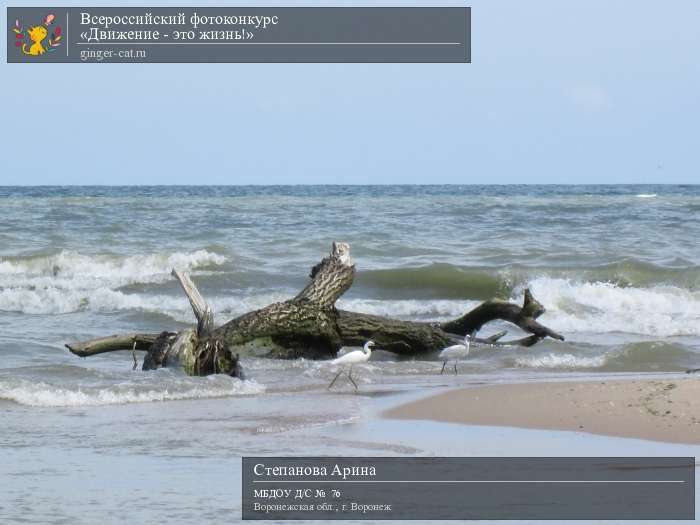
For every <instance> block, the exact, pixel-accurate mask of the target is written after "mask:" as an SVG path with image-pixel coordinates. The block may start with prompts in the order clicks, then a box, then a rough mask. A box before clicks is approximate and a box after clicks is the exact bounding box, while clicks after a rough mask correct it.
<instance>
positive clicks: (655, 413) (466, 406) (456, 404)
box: [384, 376, 700, 444]
mask: <svg viewBox="0 0 700 525" xmlns="http://www.w3.org/2000/svg"><path fill="white" fill-rule="evenodd" d="M698 399H700V380H699V379H698V378H696V377H692V376H691V377H680V376H679V377H677V378H673V379H668V380H660V379H631V380H613V381H579V382H562V383H559V382H557V383H523V384H502V385H489V386H477V387H469V388H462V389H459V390H454V391H450V392H446V393H443V394H439V395H436V396H432V397H428V398H426V399H422V400H418V401H415V402H411V403H408V404H405V405H402V406H399V407H396V408H392V409H390V410H388V411H386V412H385V413H384V415H385V416H387V417H389V418H393V419H417V420H431V421H440V422H449V423H463V424H466V425H489V426H507V427H519V428H533V429H551V430H569V431H576V432H588V433H592V434H601V435H607V436H616V437H628V438H638V439H647V440H653V441H664V442H669V443H689V444H700V403H699V402H698Z"/></svg>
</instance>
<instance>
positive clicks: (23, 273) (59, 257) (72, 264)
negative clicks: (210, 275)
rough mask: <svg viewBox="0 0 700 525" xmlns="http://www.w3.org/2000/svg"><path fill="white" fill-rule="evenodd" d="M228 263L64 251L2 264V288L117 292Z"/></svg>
mask: <svg viewBox="0 0 700 525" xmlns="http://www.w3.org/2000/svg"><path fill="white" fill-rule="evenodd" d="M225 261H226V257H224V256H223V255H219V254H217V253H212V252H209V251H207V250H197V251H194V252H184V253H183V252H174V253H170V254H150V255H131V256H125V257H120V256H111V255H84V254H81V253H78V252H74V251H67V250H63V251H61V252H59V253H57V254H55V255H48V256H45V257H30V258H25V259H15V260H4V261H0V287H3V288H9V287H35V288H37V287H55V288H61V289H90V288H93V289H94V288H99V287H109V288H117V287H119V286H125V285H128V284H135V283H158V282H164V281H166V280H168V279H170V278H171V277H170V271H171V270H172V269H173V268H177V269H179V270H183V271H192V270H194V269H196V268H201V267H206V266H211V265H221V264H223V263H224V262H225Z"/></svg>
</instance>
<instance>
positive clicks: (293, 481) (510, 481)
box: [253, 479, 685, 483]
mask: <svg viewBox="0 0 700 525" xmlns="http://www.w3.org/2000/svg"><path fill="white" fill-rule="evenodd" d="M253 483H685V481H684V480H677V479H660V480H603V479H589V480H573V479H560V480H540V479H520V480H515V479H503V480H500V479H499V480H494V479H481V480H479V479H471V480H444V481H443V480H439V479H436V480H425V481H421V480H394V481H392V480H345V481H343V480H338V481H335V480H299V481H297V480H279V481H261V480H253Z"/></svg>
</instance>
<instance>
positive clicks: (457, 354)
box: [440, 334, 471, 375]
mask: <svg viewBox="0 0 700 525" xmlns="http://www.w3.org/2000/svg"><path fill="white" fill-rule="evenodd" d="M470 340H471V336H470V335H469V334H467V335H465V336H464V344H461V345H452V346H448V347H447V348H444V349H443V350H442V352H440V359H441V360H442V361H443V363H442V370H441V371H440V375H442V374H444V373H445V366H447V363H448V362H449V361H454V362H455V374H457V361H459V360H461V359H464V358H465V357H467V356H468V355H469V341H470Z"/></svg>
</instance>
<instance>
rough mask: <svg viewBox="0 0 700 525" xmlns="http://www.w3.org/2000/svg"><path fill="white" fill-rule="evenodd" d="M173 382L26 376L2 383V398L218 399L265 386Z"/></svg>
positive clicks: (55, 402) (39, 402)
mask: <svg viewBox="0 0 700 525" xmlns="http://www.w3.org/2000/svg"><path fill="white" fill-rule="evenodd" d="M183 379H185V378H182V379H180V384H177V385H175V384H173V385H172V386H171V387H170V388H167V387H163V388H146V387H145V386H144V385H143V384H141V385H139V384H121V385H114V386H109V387H104V388H95V387H89V388H81V387H71V388H68V387H60V386H55V385H50V384H48V383H44V382H33V381H28V380H25V379H18V380H12V381H13V383H12V384H9V383H5V382H0V399H7V400H10V401H14V402H15V403H19V404H21V405H28V406H38V407H77V406H100V405H123V404H128V403H148V402H154V401H175V400H181V399H198V398H216V397H229V396H242V395H255V394H261V393H263V392H264V391H265V388H264V387H263V386H262V385H260V384H258V383H256V382H255V381H241V380H240V379H235V378H231V377H227V376H220V375H219V376H208V377H206V378H197V379H198V381H197V382H193V381H190V382H189V383H187V382H184V381H183Z"/></svg>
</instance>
